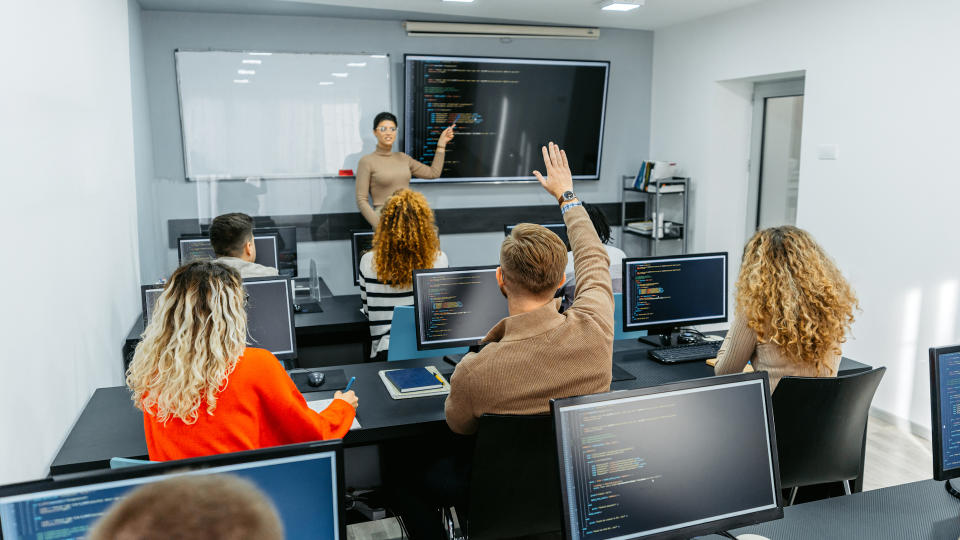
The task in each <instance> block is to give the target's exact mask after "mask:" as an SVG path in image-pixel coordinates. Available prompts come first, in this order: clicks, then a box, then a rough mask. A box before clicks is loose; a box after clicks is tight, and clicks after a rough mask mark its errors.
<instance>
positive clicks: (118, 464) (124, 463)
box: [110, 457, 159, 469]
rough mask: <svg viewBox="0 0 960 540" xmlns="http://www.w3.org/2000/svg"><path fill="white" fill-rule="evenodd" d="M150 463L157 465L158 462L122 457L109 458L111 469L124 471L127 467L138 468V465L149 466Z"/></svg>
mask: <svg viewBox="0 0 960 540" xmlns="http://www.w3.org/2000/svg"><path fill="white" fill-rule="evenodd" d="M151 463H159V461H149V460H146V459H130V458H124V457H114V458H110V468H111V469H126V468H127V467H139V466H140V465H150V464H151Z"/></svg>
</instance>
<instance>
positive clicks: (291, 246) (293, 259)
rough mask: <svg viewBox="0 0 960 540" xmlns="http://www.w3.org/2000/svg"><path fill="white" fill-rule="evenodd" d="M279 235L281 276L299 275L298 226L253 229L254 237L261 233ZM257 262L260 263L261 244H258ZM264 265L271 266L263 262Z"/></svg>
mask: <svg viewBox="0 0 960 540" xmlns="http://www.w3.org/2000/svg"><path fill="white" fill-rule="evenodd" d="M270 233H276V235H277V267H276V268H277V270H278V271H279V272H280V275H281V276H286V277H297V228H296V227H269V228H259V227H258V228H255V229H253V234H254V238H256V237H257V236H259V235H260V234H270ZM257 262H258V263H260V244H257ZM261 264H263V265H264V266H270V265H269V264H266V263H261Z"/></svg>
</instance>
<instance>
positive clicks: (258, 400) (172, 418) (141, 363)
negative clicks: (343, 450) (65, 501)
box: [127, 261, 357, 461]
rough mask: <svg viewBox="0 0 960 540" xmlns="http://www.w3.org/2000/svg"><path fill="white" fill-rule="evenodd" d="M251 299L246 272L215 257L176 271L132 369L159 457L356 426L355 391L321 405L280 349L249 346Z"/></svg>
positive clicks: (316, 436) (332, 434)
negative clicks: (301, 385) (302, 387)
mask: <svg viewBox="0 0 960 540" xmlns="http://www.w3.org/2000/svg"><path fill="white" fill-rule="evenodd" d="M245 303H246V291H245V290H244V288H243V283H242V282H241V280H240V274H239V273H237V271H236V270H233V269H232V268H230V267H229V266H226V265H224V264H221V263H219V262H216V261H193V262H189V263H187V264H185V265H183V266H181V267H180V268H178V269H177V270H176V271H175V272H174V273H173V275H172V276H170V279H169V280H168V281H167V284H166V286H165V287H164V290H163V293H162V294H161V295H160V297H159V298H158V299H157V303H156V306H155V308H154V313H153V317H152V318H151V319H150V324H148V325H147V328H146V329H145V330H144V332H143V340H142V341H141V342H140V344H139V345H137V349H136V352H135V353H134V357H133V361H132V362H131V363H130V367H129V369H128V370H127V386H128V387H129V388H130V390H131V391H132V393H133V395H132V399H133V403H134V405H135V406H136V407H137V408H138V409H140V410H142V411H143V427H144V434H145V437H146V440H147V450H148V452H149V455H150V459H151V460H154V461H167V460H173V459H185V458H191V457H199V456H206V455H212V454H220V453H227V452H238V451H241V450H253V449H257V448H265V447H270V446H280V445H284V444H294V443H300V442H308V441H315V440H323V439H339V438H343V436H344V435H345V434H346V433H347V431H348V430H349V429H350V425H351V424H352V422H353V418H354V416H356V407H357V397H356V395H355V394H354V393H353V392H352V391H350V392H346V393H341V392H337V393H336V394H334V400H333V402H332V403H331V404H330V406H329V407H327V408H326V409H324V410H323V411H322V412H320V413H317V412H314V411H313V410H311V409H310V408H309V407H308V406H307V403H306V401H305V400H304V398H303V395H302V394H300V392H299V391H298V390H297V387H296V385H294V383H293V381H292V380H291V379H290V376H289V375H288V374H287V372H286V371H284V369H283V366H281V365H280V361H279V360H277V358H276V357H275V356H273V354H271V353H270V352H269V351H266V350H264V349H258V348H254V347H247V345H246V342H247V312H246V306H245Z"/></svg>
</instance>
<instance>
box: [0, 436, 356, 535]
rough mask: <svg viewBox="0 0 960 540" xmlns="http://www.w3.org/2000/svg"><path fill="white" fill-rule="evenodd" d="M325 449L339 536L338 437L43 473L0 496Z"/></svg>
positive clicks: (1, 490) (0, 489) (0, 490)
mask: <svg viewBox="0 0 960 540" xmlns="http://www.w3.org/2000/svg"><path fill="white" fill-rule="evenodd" d="M326 452H333V453H334V454H335V459H336V481H337V486H336V487H337V489H336V490H335V491H336V495H335V498H336V507H337V529H338V532H337V537H338V538H339V539H341V540H343V539H346V538H347V525H346V522H345V521H344V517H345V516H344V504H343V503H344V489H345V487H344V472H343V471H344V469H343V445H342V444H341V441H340V440H339V439H338V440H334V441H315V442H308V443H300V444H290V445H286V446H275V447H271V448H261V449H258V450H246V451H243V452H233V453H229V454H217V455H213V456H204V457H199V458H190V459H181V460H175V461H163V462H156V463H147V464H144V465H137V466H134V467H125V468H122V469H108V470H99V471H89V472H83V473H77V474H71V475H69V476H63V477H47V478H44V479H42V480H33V481H29V482H20V483H16V484H8V485H5V486H0V498H3V497H10V496H15V495H25V494H30V493H42V492H44V491H53V490H57V489H64V488H72V487H79V486H84V485H92V484H102V483H107V482H116V481H121V480H130V479H134V478H143V477H146V476H161V475H165V474H169V473H173V472H179V471H182V470H183V469H189V470H191V471H193V470H203V469H211V468H215V467H223V466H229V465H238V464H243V463H249V462H251V461H261V460H263V461H265V460H270V459H280V458H287V457H295V456H301V455H306V454H317V453H326ZM144 485H146V484H144ZM268 499H269V496H268ZM2 538H3V534H2V531H0V539H2Z"/></svg>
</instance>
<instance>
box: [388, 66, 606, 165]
mask: <svg viewBox="0 0 960 540" xmlns="http://www.w3.org/2000/svg"><path fill="white" fill-rule="evenodd" d="M404 60H405V61H404V64H405V80H406V84H405V91H404V99H405V101H404V103H405V107H404V122H403V124H404V125H403V127H402V129H403V133H404V150H405V151H406V153H408V154H410V155H411V156H413V158H414V159H416V160H418V161H421V162H423V163H426V164H428V165H429V164H430V163H431V162H432V161H433V157H434V153H435V150H436V146H437V138H438V137H439V136H440V132H441V131H443V129H444V128H446V127H447V126H449V125H451V124H456V125H457V127H456V137H455V138H454V139H453V141H452V142H451V143H450V144H449V145H448V146H447V151H446V156H445V158H446V159H445V162H444V165H443V173H442V175H441V177H440V178H439V179H437V180H418V179H416V178H414V179H413V181H414V182H417V181H421V182H499V181H530V180H534V177H533V175H532V174H531V171H533V170H534V169H538V170H541V171H542V169H543V157H542V155H541V153H540V147H541V146H543V145H545V144H547V143H548V142H549V141H553V142H555V143H557V144H559V145H560V147H561V148H563V149H564V150H565V151H566V152H567V158H568V160H569V162H570V169H571V170H572V171H573V175H574V176H573V177H574V179H577V180H598V179H599V178H600V149H601V146H602V144H603V122H604V113H605V109H606V97H607V79H608V74H609V71H610V63H609V62H586V61H583V62H581V61H572V60H569V61H568V60H524V59H511V58H474V57H455V56H414V55H408V56H406V57H405V58H404Z"/></svg>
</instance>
